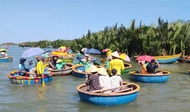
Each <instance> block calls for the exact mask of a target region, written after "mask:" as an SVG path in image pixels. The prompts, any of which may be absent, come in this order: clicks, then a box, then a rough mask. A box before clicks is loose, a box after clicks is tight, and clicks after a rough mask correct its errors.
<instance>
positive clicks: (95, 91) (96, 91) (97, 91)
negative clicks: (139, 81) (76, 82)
mask: <svg viewBox="0 0 190 112" xmlns="http://www.w3.org/2000/svg"><path fill="white" fill-rule="evenodd" d="M131 84H133V83H129V84H126V85H123V86H119V87H115V88H109V89H101V90H94V91H91V92H93V93H102V92H105V91H110V90H111V91H112V90H114V89H119V88H123V87H127V86H129V85H131ZM129 89H131V88H129ZM125 91H126V90H125ZM119 92H121V91H119Z"/></svg>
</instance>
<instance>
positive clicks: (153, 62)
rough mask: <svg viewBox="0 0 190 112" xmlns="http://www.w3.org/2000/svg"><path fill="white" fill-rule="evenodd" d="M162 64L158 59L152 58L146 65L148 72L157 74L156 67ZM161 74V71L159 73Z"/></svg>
mask: <svg viewBox="0 0 190 112" xmlns="http://www.w3.org/2000/svg"><path fill="white" fill-rule="evenodd" d="M159 67H160V64H159V63H158V61H157V60H155V59H152V60H151V62H150V63H148V65H147V66H146V69H147V72H148V73H151V74H157V73H156V68H159ZM158 74H161V73H158Z"/></svg>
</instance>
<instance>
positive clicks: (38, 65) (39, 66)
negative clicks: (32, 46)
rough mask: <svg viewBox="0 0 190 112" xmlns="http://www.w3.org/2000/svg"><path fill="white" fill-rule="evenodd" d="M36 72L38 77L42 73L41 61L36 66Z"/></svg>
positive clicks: (42, 65)
mask: <svg viewBox="0 0 190 112" xmlns="http://www.w3.org/2000/svg"><path fill="white" fill-rule="evenodd" d="M36 72H37V74H38V75H41V74H43V73H44V64H43V62H42V61H38V63H37V65H36Z"/></svg>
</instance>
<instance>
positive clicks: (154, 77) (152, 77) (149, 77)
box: [130, 71, 170, 83]
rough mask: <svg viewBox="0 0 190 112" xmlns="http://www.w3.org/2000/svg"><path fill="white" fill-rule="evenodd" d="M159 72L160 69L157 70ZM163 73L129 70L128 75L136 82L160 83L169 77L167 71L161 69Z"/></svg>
mask: <svg viewBox="0 0 190 112" xmlns="http://www.w3.org/2000/svg"><path fill="white" fill-rule="evenodd" d="M159 72H160V71H159ZM161 72H162V73H163V74H141V73H139V72H138V71H131V72H130V77H131V79H132V80H134V81H137V82H147V83H162V82H166V81H168V79H169V74H170V72H169V71H161Z"/></svg>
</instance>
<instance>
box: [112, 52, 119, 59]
mask: <svg viewBox="0 0 190 112" xmlns="http://www.w3.org/2000/svg"><path fill="white" fill-rule="evenodd" d="M111 56H113V57H117V58H119V53H118V52H117V51H114V52H112V53H111Z"/></svg>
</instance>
